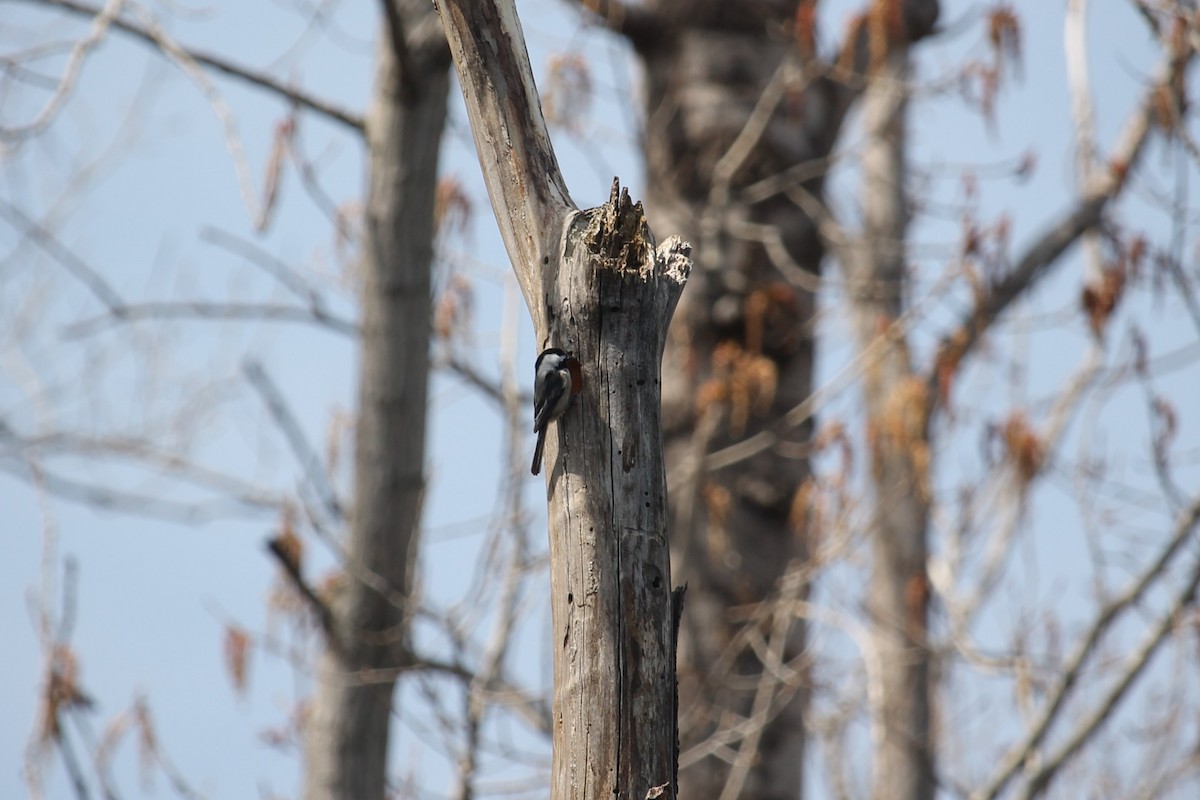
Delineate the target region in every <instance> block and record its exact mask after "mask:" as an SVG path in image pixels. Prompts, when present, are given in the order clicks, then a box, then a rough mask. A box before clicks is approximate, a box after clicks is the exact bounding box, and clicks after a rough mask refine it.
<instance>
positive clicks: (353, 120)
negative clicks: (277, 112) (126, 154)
mask: <svg viewBox="0 0 1200 800" xmlns="http://www.w3.org/2000/svg"><path fill="white" fill-rule="evenodd" d="M20 1H21V2H26V3H31V4H33V5H41V6H49V7H53V8H61V9H63V10H65V11H69V12H71V13H72V14H78V15H81V16H86V17H93V18H94V17H97V16H99V14H100V13H101V10H102V9H100V8H99V7H98V6H93V5H89V4H87V3H80V2H77V0H20ZM112 27H113V28H116V29H117V30H119V31H121V32H123V33H126V34H128V35H129V36H132V37H133V38H135V39H138V40H139V41H141V42H143V43H145V44H148V45H151V46H152V47H154V48H155V49H158V50H161V49H162V45H161V41H160V37H158V36H156V35H155V33H154V32H153V31H151V30H150V28H148V27H145V26H142V25H139V24H137V23H134V22H130V21H128V20H125V19H121V18H117V19H114V20H113V21H112ZM183 52H185V53H186V54H187V56H188V58H190V59H191V60H192V61H194V62H196V63H197V64H199V65H200V66H203V67H209V68H211V69H215V70H217V71H218V72H221V73H223V74H225V75H228V76H230V77H231V78H237V79H238V80H241V81H243V82H245V83H248V84H250V85H251V86H257V87H258V88H260V89H265V90H266V91H268V92H270V93H272V94H275V95H277V96H278V97H280V98H282V99H285V100H288V101H290V102H292V103H295V104H296V105H298V106H300V107H302V108H306V109H308V110H309V111H313V112H315V113H317V114H320V115H322V116H324V117H327V118H329V119H330V120H332V121H334V122H339V123H341V124H342V125H345V126H346V127H348V128H351V129H352V130H354V131H355V132H356V133H360V134H361V133H362V132H363V131H364V129H365V128H364V124H363V119H362V117H361V116H359V115H358V114H354V113H352V112H350V111H347V110H345V109H343V108H340V107H338V106H337V105H335V104H333V103H331V102H328V101H326V100H322V99H321V98H318V97H315V96H313V95H310V94H308V93H306V92H303V91H300V90H299V89H296V88H295V87H291V86H286V85H285V84H283V83H280V82H279V81H278V80H276V79H275V78H273V77H271V76H270V75H267V74H266V73H263V72H259V71H257V70H252V69H250V68H249V67H246V66H244V65H242V64H237V63H235V62H233V61H231V60H229V59H226V58H224V57H222V56H218V55H214V54H211V53H206V52H204V51H202V50H197V49H194V48H190V47H189V48H183Z"/></svg>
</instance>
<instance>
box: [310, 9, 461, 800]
mask: <svg viewBox="0 0 1200 800" xmlns="http://www.w3.org/2000/svg"><path fill="white" fill-rule="evenodd" d="M397 14H398V16H397V18H396V22H397V23H398V24H397V25H396V26H395V27H390V28H385V30H390V31H393V32H396V31H399V35H400V36H401V37H405V38H406V40H407V41H406V42H405V45H404V47H405V52H404V53H403V55H404V57H405V60H406V65H407V66H408V67H409V69H410V70H412V72H411V74H405V73H404V72H403V71H402V69H401V66H400V64H399V63H398V56H399V54H398V53H397V47H396V45H395V40H394V39H393V38H392V37H391V36H389V35H388V34H387V33H385V35H384V36H382V37H381V42H380V45H379V47H378V62H377V72H376V78H375V88H374V96H373V98H372V101H371V109H370V112H369V114H368V118H367V144H368V162H367V163H368V166H367V168H368V171H369V176H368V185H369V188H368V193H367V224H366V231H365V242H364V247H363V257H362V271H363V286H362V298H363V303H362V305H363V320H362V366H361V375H360V379H359V406H358V422H357V430H356V439H355V465H354V466H355V494H354V507H353V508H352V509H351V514H350V530H349V536H348V540H347V542H346V557H347V560H348V561H349V562H350V563H348V564H347V565H346V573H347V575H348V576H349V579H348V580H347V581H346V583H345V588H344V589H342V590H341V591H340V592H339V593H338V595H337V597H336V598H335V599H334V600H333V602H332V603H331V608H330V614H329V621H328V624H327V629H326V649H325V652H324V654H323V655H322V656H321V659H320V664H319V672H318V678H319V680H318V684H317V690H316V693H315V696H314V698H313V703H312V710H311V713H310V714H309V717H308V720H307V726H306V745H305V746H306V758H305V768H306V774H305V779H304V783H305V789H304V792H305V797H306V798H307V799H308V800H324V799H325V798H331V799H332V798H346V797H354V798H362V800H373V799H378V800H382V798H383V797H384V796H385V789H386V783H387V781H386V777H387V750H388V731H389V728H390V723H391V713H392V690H393V687H394V686H395V682H396V677H397V671H398V668H399V667H401V666H402V665H403V664H404V659H405V652H406V634H407V629H408V618H407V595H408V592H409V587H410V574H411V571H412V567H413V564H414V559H415V549H416V531H417V526H418V524H419V517H420V505H421V495H422V492H423V490H424V485H425V477H424V466H425V465H424V462H425V408H426V380H427V377H428V373H429V337H430V308H431V299H430V265H431V263H432V260H433V233H434V231H433V224H434V222H433V207H434V202H433V199H434V190H435V186H436V177H437V176H436V169H437V161H438V148H439V145H440V141H441V136H442V125H443V121H444V120H445V115H446V94H447V91H448V89H449V62H448V58H447V53H446V49H445V42H444V40H443V39H442V36H441V30H440V28H439V27H438V26H437V20H436V17H434V15H433V13H432V12H431V11H428V10H426V9H425V8H423V4H421V3H418V2H411V1H409V0H405V2H403V3H402V4H400V8H399V10H398V12H397Z"/></svg>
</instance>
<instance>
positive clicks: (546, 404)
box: [531, 347, 583, 475]
mask: <svg viewBox="0 0 1200 800" xmlns="http://www.w3.org/2000/svg"><path fill="white" fill-rule="evenodd" d="M581 391H583V373H582V371H581V365H580V363H579V359H577V358H575V356H573V355H571V354H570V353H568V352H566V351H565V350H560V349H559V348H557V347H548V348H546V349H545V350H543V351H542V352H541V353H539V354H538V357H537V361H535V362H534V364H533V430H534V433H536V434H537V444H536V445H535V446H534V448H533V466H532V467H531V472H533V474H534V475H537V474H538V473H540V472H541V471H542V448H544V447H545V446H546V429H547V428H549V427H550V423H551V422H553V421H554V420H556V419H558V418H559V417H561V416H562V415H563V414H565V413H566V411H567V408H568V407H569V406H570V405H571V398H572V397H574V396H575V395H577V394H579V393H580V392H581Z"/></svg>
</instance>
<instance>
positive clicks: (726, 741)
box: [599, 0, 939, 800]
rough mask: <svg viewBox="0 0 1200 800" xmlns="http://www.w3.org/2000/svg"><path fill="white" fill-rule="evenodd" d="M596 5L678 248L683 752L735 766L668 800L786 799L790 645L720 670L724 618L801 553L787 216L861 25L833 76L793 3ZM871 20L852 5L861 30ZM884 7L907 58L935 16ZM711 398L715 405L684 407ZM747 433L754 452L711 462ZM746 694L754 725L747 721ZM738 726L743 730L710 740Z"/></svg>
mask: <svg viewBox="0 0 1200 800" xmlns="http://www.w3.org/2000/svg"><path fill="white" fill-rule="evenodd" d="M599 5H600V6H601V11H602V13H603V12H609V13H608V18H609V19H610V20H611V21H612V23H613V27H616V28H618V29H619V30H621V31H622V32H623V33H625V34H626V35H628V36H629V37H630V38H631V40H632V41H633V43H634V45H635V47H636V48H637V51H638V53H639V55H640V56H641V58H642V60H643V63H644V64H645V68H646V82H647V88H646V104H647V106H646V140H645V149H646V163H647V172H648V175H647V186H648V189H647V193H648V198H647V201H648V208H649V213H650V214H651V218H652V220H653V222H654V225H655V227H656V228H659V229H663V230H671V231H678V232H679V233H680V234H681V235H683V236H685V237H687V238H688V239H689V240H690V241H692V242H694V243H695V246H696V247H695V249H696V258H697V262H696V269H695V271H694V274H693V278H692V284H693V285H692V287H691V288H690V289H689V290H688V292H687V294H686V295H685V297H684V299H683V301H682V303H681V305H680V309H679V314H677V316H676V321H675V323H674V327H673V328H672V332H671V335H670V337H669V340H668V348H667V355H666V358H665V359H664V363H665V364H666V365H667V371H666V372H665V374H664V381H665V382H664V388H663V396H664V409H663V413H664V423H665V437H666V443H667V463H668V466H669V474H670V475H671V478H672V486H671V496H672V549H673V553H672V555H673V558H674V559H675V564H676V567H677V574H678V575H679V579H680V580H682V581H686V582H687V584H688V587H689V589H688V591H689V594H688V611H687V614H686V615H685V616H684V620H683V630H682V631H681V636H680V703H681V705H680V708H681V714H682V720H683V730H684V737H683V747H684V749H685V751H686V750H687V749H688V748H689V747H690V746H692V747H695V746H701V745H703V743H705V742H706V741H710V740H711V739H712V737H713V736H714V735H717V736H719V737H722V738H721V742H722V744H723V745H724V752H726V753H728V752H730V751H733V752H735V753H737V755H736V756H735V757H732V758H731V757H729V756H722V757H718V756H716V755H713V754H711V752H710V754H708V755H706V756H703V757H702V758H700V760H698V761H697V762H696V763H694V764H693V765H692V766H687V767H685V768H684V770H683V772H682V775H681V780H682V785H683V793H684V794H685V796H688V797H691V798H703V797H722V798H731V797H736V796H742V797H748V798H750V797H752V798H756V800H757V799H760V798H761V799H764V800H793V798H797V797H799V796H800V794H801V787H802V781H803V775H802V764H803V759H804V742H805V731H804V720H803V708H804V698H805V691H806V687H805V685H804V677H803V659H802V649H803V646H804V637H803V629H802V627H801V625H800V623H799V622H798V621H795V622H788V621H785V620H776V619H772V618H771V617H770V616H765V617H763V618H762V619H761V625H762V626H763V628H762V629H763V631H764V632H766V631H772V632H777V631H779V630H781V627H780V626H781V625H782V626H783V627H782V630H783V631H784V634H783V637H782V638H783V641H777V640H776V639H777V638H778V637H776V639H773V640H772V642H771V643H772V645H773V646H774V648H775V650H776V652H777V653H778V655H779V657H780V658H781V659H782V661H783V662H784V663H785V664H787V665H789V666H790V667H792V668H793V669H796V670H797V672H796V673H794V674H793V676H792V678H791V679H790V680H786V681H777V682H775V683H774V685H771V684H772V682H773V681H775V679H774V678H773V677H772V673H774V674H778V671H771V670H766V669H764V666H763V664H762V662H761V661H760V660H759V658H758V657H757V656H756V655H754V654H753V653H752V652H750V651H749V650H748V649H747V648H740V649H736V650H735V652H734V654H733V655H734V656H735V657H733V658H730V657H729V656H730V655H731V653H730V649H731V648H736V647H737V646H736V644H735V640H736V637H737V634H738V631H739V630H740V628H741V627H742V626H743V625H744V623H743V622H740V621H737V620H736V619H735V618H733V617H732V616H731V615H730V614H729V611H730V609H732V608H734V607H738V606H746V605H747V604H753V603H758V602H764V601H766V602H770V601H771V600H773V599H775V598H777V597H779V596H780V593H781V592H783V591H784V589H783V587H781V586H780V578H781V577H782V576H783V575H784V574H785V573H786V572H787V571H788V570H789V568H794V567H796V566H798V565H800V564H802V563H803V561H804V560H805V558H806V557H807V553H808V547H807V541H808V535H809V531H808V530H807V527H806V523H805V519H806V516H805V515H804V514H803V513H799V514H798V513H796V511H797V510H796V509H794V508H793V506H794V500H795V498H796V496H797V491H798V490H799V489H800V488H801V487H802V486H803V484H804V482H805V480H806V479H807V478H808V477H809V474H810V473H809V464H808V460H807V458H806V457H803V456H800V455H797V454H798V453H803V452H804V448H803V446H800V447H797V446H796V445H803V444H804V443H807V442H808V441H809V439H810V438H811V436H812V433H813V423H812V421H811V419H806V420H802V421H800V422H799V423H797V424H795V425H788V424H786V423H784V422H781V420H782V418H783V417H784V416H785V415H786V414H787V413H788V412H789V411H790V410H792V409H794V408H796V407H797V406H799V405H800V404H801V403H802V401H804V400H805V399H806V398H808V397H809V396H810V394H811V393H812V388H813V386H812V370H813V341H812V335H813V329H812V327H813V319H812V314H813V310H814V305H815V304H814V291H815V290H816V287H817V286H818V284H819V281H820V265H821V261H822V258H823V256H824V252H825V248H824V244H823V242H822V240H821V237H820V235H819V234H818V230H817V228H818V226H817V225H816V224H815V223H814V222H813V220H812V219H811V218H810V216H809V214H808V213H806V210H805V209H803V208H802V207H801V204H802V203H803V202H804V201H805V198H811V199H813V200H816V201H817V202H818V203H819V201H820V199H821V198H822V197H823V194H824V177H825V172H826V169H827V165H826V164H825V163H823V159H826V158H827V157H828V156H829V155H830V153H831V152H832V150H833V147H834V145H835V143H836V142H837V140H838V137H839V136H840V134H841V129H842V124H843V121H844V119H845V116H846V113H847V111H848V109H849V108H850V106H851V104H852V103H853V102H854V100H855V99H856V98H857V97H858V95H859V92H860V90H861V86H862V81H861V78H859V77H856V76H860V75H861V74H862V73H863V72H865V70H866V68H867V65H868V61H869V58H870V52H871V48H870V47H869V42H868V40H869V36H870V34H869V28H870V27H871V26H869V25H867V24H866V23H862V24H859V25H858V26H856V27H854V28H852V31H851V34H850V36H849V37H848V39H847V41H846V43H845V44H844V45H843V48H842V53H841V54H840V55H838V57H837V63H838V64H839V65H840V66H841V69H840V70H839V69H834V68H833V65H832V64H831V63H826V62H824V61H822V60H820V59H819V58H817V57H816V55H815V53H814V52H813V51H812V50H811V49H809V48H807V42H808V40H807V39H805V40H804V41H797V39H795V38H788V37H786V36H782V35H781V31H784V30H789V29H790V28H791V26H792V24H793V21H794V20H798V19H800V15H799V14H798V13H797V5H798V4H797V2H795V0H788V1H787V2H785V1H784V0H778V1H776V2H770V1H768V2H761V3H729V2H714V0H691V1H690V2H678V0H672V1H671V2H667V1H666V0H664V1H663V2H652V3H648V4H646V5H645V6H642V7H639V9H638V11H637V13H635V14H632V15H630V14H625V15H620V16H619V15H617V14H615V13H612V11H611V9H609V8H608V7H607V6H606V4H603V3H601V4H599ZM799 5H800V6H805V5H808V6H809V10H811V8H812V5H813V4H811V3H808V4H806V3H800V4H799ZM875 6H878V8H876V7H875ZM882 9H883V4H879V3H877V4H871V8H870V10H871V11H872V13H876V14H878V13H879V12H880V11H881V10H882ZM630 10H632V9H627V11H630ZM867 10H868V9H867V8H864V11H867ZM899 10H900V16H899V20H900V22H901V25H902V30H900V31H890V32H889V35H894V36H899V37H901V38H903V39H906V40H909V41H915V40H917V39H920V38H922V37H924V36H926V35H928V34H929V33H930V32H931V30H932V28H933V25H934V23H935V22H936V20H937V17H938V11H939V4H938V3H937V2H936V0H908V1H907V2H903V3H901V4H900V9H899ZM801 38H804V37H801ZM847 78H849V80H847ZM770 181H774V185H773V186H769V185H768V184H769V182H770ZM730 354H733V357H734V358H737V359H740V360H742V363H743V364H746V365H748V366H753V367H754V368H755V369H758V368H762V367H764V366H766V367H767V368H768V369H769V371H770V372H771V373H772V375H771V377H770V378H768V379H766V380H765V381H764V383H766V384H770V386H769V388H768V390H767V391H765V392H764V395H765V396H766V398H767V399H766V402H765V403H763V404H761V405H759V406H758V407H756V408H753V411H752V413H751V414H750V415H749V418H748V419H745V420H740V419H738V418H737V414H736V413H735V412H734V405H735V403H734V399H733V396H732V395H733V393H734V392H735V391H737V387H736V386H734V384H736V382H737V379H736V378H734V377H732V375H731V372H730V370H728V369H725V370H724V371H722V368H721V367H716V366H715V363H716V361H717V360H718V359H728V358H729V357H730ZM723 384H724V386H723ZM722 390H723V391H724V396H723V399H722V401H721V402H716V403H709V404H708V405H706V406H702V405H701V403H699V402H698V401H697V398H698V397H705V398H709V399H711V398H712V397H713V396H718V397H721V391H722ZM764 432H766V433H767V434H768V435H770V436H771V437H772V443H771V444H770V446H767V447H758V448H755V449H753V450H752V451H750V452H747V453H741V454H738V453H734V452H732V451H730V450H728V449H726V448H729V447H730V446H731V445H735V444H737V443H739V442H743V441H745V440H747V439H749V438H750V437H753V436H755V435H756V434H760V433H764ZM721 451H723V453H722V454H721V456H720V457H719V458H715V457H714V456H713V454H715V453H718V452H721ZM726 501H727V502H726ZM800 511H802V509H801V510H800ZM796 590H797V589H795V588H793V589H792V590H791V591H796ZM798 591H800V592H801V593H803V592H804V591H805V589H804V587H799V588H798ZM789 626H790V627H789ZM760 677H761V678H762V680H759V678H760ZM764 691H766V692H769V695H768V696H769V698H770V702H769V713H767V714H765V715H758V716H759V718H758V719H757V720H755V719H754V717H755V716H756V713H757V712H756V711H755V702H756V699H758V700H761V698H762V697H763V696H764V695H763V692H764ZM760 707H761V706H760ZM747 720H749V724H748V725H745V726H742V729H743V733H741V734H738V735H734V736H732V737H731V736H728V735H727V734H728V732H729V730H730V729H731V728H732V727H734V726H737V725H740V724H741V723H743V722H744V721H747ZM722 731H724V732H725V733H724V734H722ZM697 752H708V751H704V749H703V747H702V746H701V747H699V748H698V750H697ZM731 762H732V763H731Z"/></svg>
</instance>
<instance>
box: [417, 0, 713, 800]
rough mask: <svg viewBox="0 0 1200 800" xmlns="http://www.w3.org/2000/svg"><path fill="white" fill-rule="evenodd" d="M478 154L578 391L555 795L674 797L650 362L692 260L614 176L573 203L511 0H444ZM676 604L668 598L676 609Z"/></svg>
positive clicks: (658, 448)
mask: <svg viewBox="0 0 1200 800" xmlns="http://www.w3.org/2000/svg"><path fill="white" fill-rule="evenodd" d="M437 7H438V10H439V12H440V13H441V14H442V18H443V23H444V24H445V26H446V33H447V39H448V40H449V42H450V49H451V52H452V54H453V56H454V61H455V64H456V66H457V68H458V74H459V80H460V83H461V84H462V87H463V95H464V97H465V98H466V103H467V109H468V114H469V116H470V119H471V126H472V130H473V131H474V135H475V143H476V147H477V148H478V151H479V159H480V163H481V165H482V167H483V172H484V176H485V179H486V181H487V185H488V192H489V195H490V196H491V200H492V207H493V209H494V210H495V212H496V216H497V220H498V222H499V225H500V230H501V233H502V235H503V237H504V242H505V245H506V247H507V249H508V253H509V257H510V258H511V259H512V262H513V266H514V270H515V271H516V275H517V279H518V282H519V283H520V285H521V289H522V291H523V292H524V295H525V300H526V303H527V304H528V306H529V309H530V313H531V314H532V316H533V320H534V327H535V329H536V331H537V337H538V343H539V346H541V347H546V346H551V345H553V346H556V347H561V348H563V349H564V350H567V351H568V352H571V353H573V354H574V355H575V356H576V357H577V358H578V359H579V360H580V361H581V362H582V364H583V374H584V389H583V393H582V394H581V395H580V396H579V397H578V398H576V401H575V403H574V406H573V408H571V409H570V410H569V411H568V412H567V413H566V415H565V416H564V417H563V419H562V420H561V422H560V423H559V424H558V425H557V426H553V427H552V428H551V432H550V435H549V436H548V440H547V447H546V453H545V475H546V486H547V493H548V499H549V503H550V509H549V520H550V555H551V567H550V585H551V608H552V612H553V619H554V634H553V635H554V684H555V685H554V759H553V760H554V763H553V779H552V780H553V784H552V791H551V796H552V797H553V798H555V800H566V799H567V798H579V799H580V800H593V799H594V800H601V799H602V800H611V799H612V798H613V797H614V796H615V797H621V798H634V799H636V800H641V799H642V798H645V797H675V795H676V792H675V785H674V784H675V769H676V758H677V752H676V737H677V730H676V708H675V647H674V642H675V630H674V624H675V620H676V618H677V616H676V615H677V614H678V610H679V608H678V603H679V599H680V598H679V595H677V594H673V593H672V592H671V588H670V586H671V566H670V555H669V546H668V537H667V504H666V476H665V473H664V469H663V453H662V438H661V433H660V402H661V400H660V372H659V366H660V361H661V358H662V351H663V346H664V344H665V340H666V331H667V326H668V323H669V322H670V319H671V315H672V313H673V312H674V309H675V304H676V302H677V301H678V299H679V295H680V293H681V292H682V290H683V285H684V282H685V281H686V279H687V275H688V272H689V270H690V267H691V261H690V259H689V258H688V245H686V244H684V243H683V242H682V241H680V240H679V239H678V238H677V237H672V238H671V239H668V240H667V241H666V242H665V243H664V244H663V245H662V246H661V247H657V248H656V247H655V243H654V238H653V236H652V235H651V233H650V230H649V227H648V225H647V223H646V220H645V217H644V215H643V213H642V207H641V204H640V203H639V204H636V205H635V204H633V203H631V202H630V200H629V197H628V195H627V194H626V193H625V192H622V191H619V187H618V186H617V185H616V183H614V186H613V192H612V196H611V198H610V200H609V202H608V203H607V204H606V205H604V206H602V207H600V208H596V209H591V210H589V211H583V212H580V211H578V210H577V209H576V208H575V206H574V204H573V203H572V202H571V200H570V197H569V195H568V193H567V189H566V186H565V185H564V183H563V179H562V176H561V174H560V172H559V169H558V164H557V161H556V160H555V156H554V153H553V150H552V149H551V148H550V143H549V137H548V135H547V133H546V128H545V122H544V120H543V117H542V113H541V108H540V105H539V102H538V98H537V93H536V89H535V87H534V85H533V77H532V72H531V70H530V68H529V63H528V55H527V53H526V51H525V43H524V39H523V36H522V34H521V28H520V23H519V22H518V20H517V17H516V12H515V9H514V8H513V4H512V2H511V0H486V1H485V0H438V2H437ZM673 600H674V603H673Z"/></svg>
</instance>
